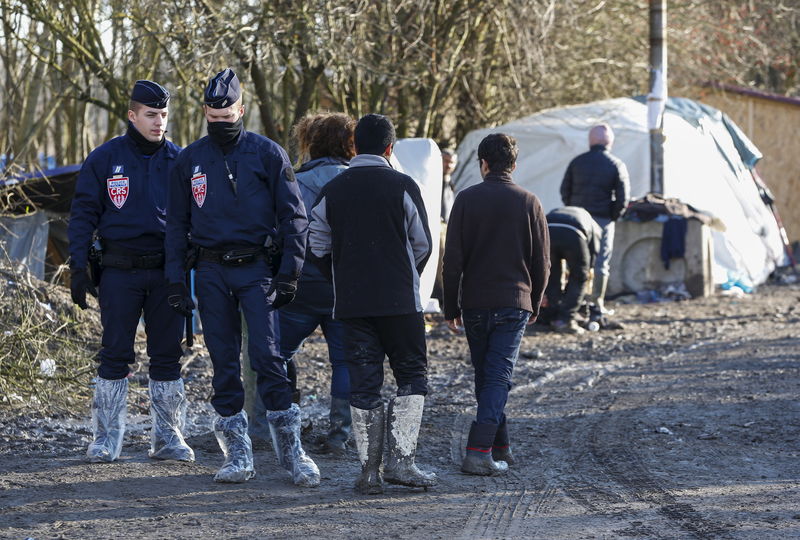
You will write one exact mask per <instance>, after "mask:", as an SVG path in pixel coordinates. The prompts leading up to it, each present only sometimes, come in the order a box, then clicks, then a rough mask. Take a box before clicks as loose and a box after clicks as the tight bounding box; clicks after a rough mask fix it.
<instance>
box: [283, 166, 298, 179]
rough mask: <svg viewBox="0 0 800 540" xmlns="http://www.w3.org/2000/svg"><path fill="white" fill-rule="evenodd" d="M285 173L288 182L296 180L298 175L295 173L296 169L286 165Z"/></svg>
mask: <svg viewBox="0 0 800 540" xmlns="http://www.w3.org/2000/svg"><path fill="white" fill-rule="evenodd" d="M283 175H284V176H285V177H286V180H287V181H288V182H296V181H297V177H296V176H295V175H294V169H292V168H291V167H284V168H283Z"/></svg>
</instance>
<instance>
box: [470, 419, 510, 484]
mask: <svg viewBox="0 0 800 540" xmlns="http://www.w3.org/2000/svg"><path fill="white" fill-rule="evenodd" d="M496 434H497V424H479V423H477V422H472V427H471V428H470V430H469V439H467V454H466V455H465V456H464V461H463V462H462V463H461V472H463V473H467V474H475V475H478V476H496V475H499V474H505V473H506V472H508V464H507V463H506V462H505V461H495V460H494V459H493V458H492V444H493V443H494V437H495V435H496Z"/></svg>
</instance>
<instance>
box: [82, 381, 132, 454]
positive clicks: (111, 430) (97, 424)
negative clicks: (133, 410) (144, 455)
mask: <svg viewBox="0 0 800 540" xmlns="http://www.w3.org/2000/svg"><path fill="white" fill-rule="evenodd" d="M127 414H128V379H127V378H123V379H116V380H110V379H103V378H102V377H97V382H96V383H95V387H94V397H93V398H92V434H93V436H94V438H93V440H92V442H91V443H90V444H89V448H87V449H86V457H87V458H88V459H89V461H91V462H93V463H101V462H111V461H115V460H116V459H117V458H118V457H119V454H120V452H121V451H122V437H123V436H124V435H125V421H126V419H127Z"/></svg>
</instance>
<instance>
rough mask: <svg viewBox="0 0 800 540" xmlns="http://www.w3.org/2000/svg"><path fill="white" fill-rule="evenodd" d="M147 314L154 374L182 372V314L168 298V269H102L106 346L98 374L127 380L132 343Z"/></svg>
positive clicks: (170, 376) (171, 377)
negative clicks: (165, 272) (166, 272)
mask: <svg viewBox="0 0 800 540" xmlns="http://www.w3.org/2000/svg"><path fill="white" fill-rule="evenodd" d="M142 314H144V325H145V331H146V333H147V356H149V357H150V378H151V379H153V380H155V381H175V380H177V379H179V378H180V376H181V366H180V363H179V360H180V358H181V354H182V353H183V350H182V349H181V338H182V337H183V321H184V319H183V317H181V316H180V315H178V314H177V313H175V311H173V309H172V308H171V307H169V304H168V303H167V282H166V280H165V279H164V270H162V269H161V268H158V269H153V270H139V269H137V270H121V269H119V268H105V269H103V274H102V278H101V279H100V320H101V321H102V322H103V341H102V345H103V348H102V349H101V350H100V367H99V368H98V370H97V374H98V375H100V377H102V378H104V379H122V378H124V377H126V376H127V375H128V372H129V371H130V368H129V367H128V364H132V363H133V362H134V360H135V359H134V353H133V343H134V340H135V338H136V327H137V326H138V325H139V318H140V317H141V316H142Z"/></svg>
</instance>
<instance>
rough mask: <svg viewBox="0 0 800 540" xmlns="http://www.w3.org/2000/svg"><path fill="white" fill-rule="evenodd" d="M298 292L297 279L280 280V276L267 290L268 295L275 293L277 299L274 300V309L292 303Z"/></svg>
mask: <svg viewBox="0 0 800 540" xmlns="http://www.w3.org/2000/svg"><path fill="white" fill-rule="evenodd" d="M296 292H297V280H279V278H276V279H275V280H274V281H273V282H272V285H271V286H270V288H269V290H268V291H267V296H269V295H271V294H272V293H275V300H273V301H272V309H280V308H281V307H283V306H285V305H286V304H288V303H290V302H291V301H292V300H294V295H295V293H296Z"/></svg>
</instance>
